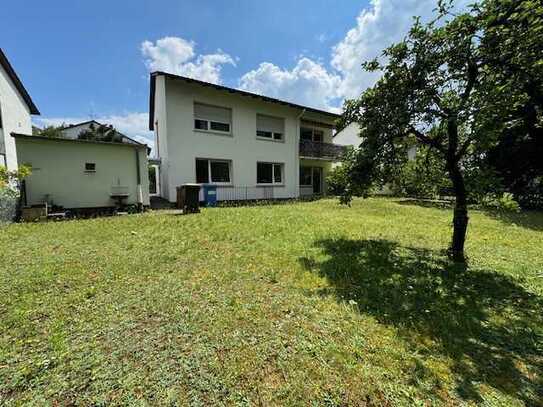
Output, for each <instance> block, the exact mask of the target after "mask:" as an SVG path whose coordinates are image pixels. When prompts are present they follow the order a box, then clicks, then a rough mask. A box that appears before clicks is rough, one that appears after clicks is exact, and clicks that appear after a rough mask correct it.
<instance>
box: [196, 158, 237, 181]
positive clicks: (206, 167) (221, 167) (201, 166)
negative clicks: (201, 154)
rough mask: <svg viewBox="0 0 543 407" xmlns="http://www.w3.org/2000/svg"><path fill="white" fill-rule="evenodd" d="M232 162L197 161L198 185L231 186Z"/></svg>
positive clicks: (199, 159) (198, 159)
mask: <svg viewBox="0 0 543 407" xmlns="http://www.w3.org/2000/svg"><path fill="white" fill-rule="evenodd" d="M231 163H232V162H231V161H228V160H206V159H201V158H197V159H196V182H197V183H198V184H229V183H230V167H231Z"/></svg>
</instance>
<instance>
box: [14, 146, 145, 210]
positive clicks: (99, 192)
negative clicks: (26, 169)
mask: <svg viewBox="0 0 543 407" xmlns="http://www.w3.org/2000/svg"><path fill="white" fill-rule="evenodd" d="M16 143H17V157H18V159H19V163H20V164H23V163H29V164H31V166H32V174H31V175H30V176H29V177H28V178H27V179H26V192H27V203H28V205H38V204H41V203H43V201H44V197H45V196H46V195H49V199H51V200H52V201H53V202H54V203H55V204H56V205H61V206H64V207H65V208H91V207H106V206H113V205H114V201H113V200H112V199H111V198H110V193H111V191H112V186H116V185H123V186H127V187H128V192H129V194H130V196H129V197H128V199H127V200H126V201H125V202H126V203H128V204H135V203H137V202H138V194H139V191H138V188H137V169H136V151H138V154H139V164H140V176H141V185H142V188H141V189H142V196H143V202H142V203H143V204H144V205H149V187H148V185H149V179H148V171H147V166H148V164H147V151H146V149H145V148H134V147H133V146H129V145H125V144H98V143H86V142H73V141H62V140H55V139H53V140H38V139H34V140H28V139H24V138H17V139H16ZM86 162H94V163H96V172H95V173H86V172H85V163H86Z"/></svg>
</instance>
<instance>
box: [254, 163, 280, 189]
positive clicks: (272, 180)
mask: <svg viewBox="0 0 543 407" xmlns="http://www.w3.org/2000/svg"><path fill="white" fill-rule="evenodd" d="M256 183H257V184H282V183H283V164H281V163H257V164H256Z"/></svg>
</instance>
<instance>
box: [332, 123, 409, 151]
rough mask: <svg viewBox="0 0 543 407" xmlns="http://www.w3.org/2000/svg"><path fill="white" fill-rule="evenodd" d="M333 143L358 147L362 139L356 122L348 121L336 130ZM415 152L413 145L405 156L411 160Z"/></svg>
mask: <svg viewBox="0 0 543 407" xmlns="http://www.w3.org/2000/svg"><path fill="white" fill-rule="evenodd" d="M333 142H334V144H336V145H338V146H350V147H354V148H359V147H360V143H361V142H362V139H361V138H360V127H359V125H358V123H355V122H353V123H349V124H348V125H347V126H345V127H344V128H343V129H341V130H340V131H338V132H337V133H336V134H335V135H334V139H333ZM416 154H417V147H416V146H413V147H411V148H410V149H409V150H408V151H407V158H408V159H409V160H412V159H414V158H415V155H416Z"/></svg>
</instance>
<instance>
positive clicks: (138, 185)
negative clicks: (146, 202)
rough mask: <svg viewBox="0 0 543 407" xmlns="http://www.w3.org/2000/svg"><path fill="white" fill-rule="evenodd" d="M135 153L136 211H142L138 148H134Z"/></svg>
mask: <svg viewBox="0 0 543 407" xmlns="http://www.w3.org/2000/svg"><path fill="white" fill-rule="evenodd" d="M134 151H135V152H136V183H137V191H136V193H137V199H138V201H137V202H138V211H139V212H142V210H143V191H142V189H141V171H140V151H139V148H137V147H136V148H135V149H134Z"/></svg>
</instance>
